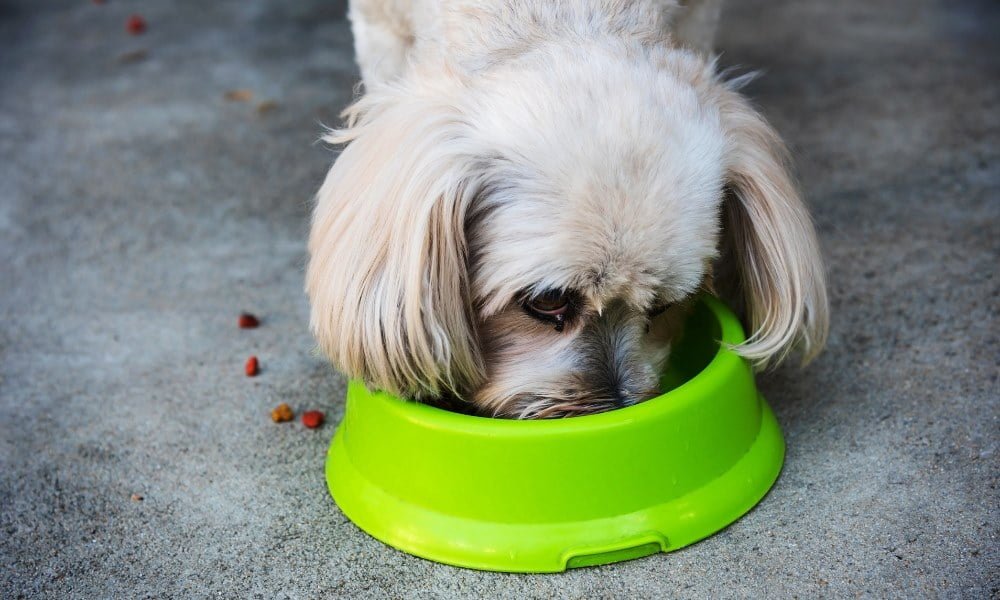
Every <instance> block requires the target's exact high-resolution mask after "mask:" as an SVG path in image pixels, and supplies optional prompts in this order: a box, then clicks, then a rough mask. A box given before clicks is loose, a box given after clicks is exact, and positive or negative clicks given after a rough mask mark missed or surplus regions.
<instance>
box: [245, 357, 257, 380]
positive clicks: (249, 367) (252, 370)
mask: <svg viewBox="0 0 1000 600" xmlns="http://www.w3.org/2000/svg"><path fill="white" fill-rule="evenodd" d="M244 370H245V371H246V373H247V377H256V376H257V373H260V363H258V362H257V357H256V356H251V357H250V358H248V359H247V364H246V366H245V367H244Z"/></svg>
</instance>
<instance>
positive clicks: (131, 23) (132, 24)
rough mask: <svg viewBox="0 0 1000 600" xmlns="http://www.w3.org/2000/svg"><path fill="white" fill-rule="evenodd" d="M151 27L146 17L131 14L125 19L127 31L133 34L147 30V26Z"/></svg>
mask: <svg viewBox="0 0 1000 600" xmlns="http://www.w3.org/2000/svg"><path fill="white" fill-rule="evenodd" d="M147 27H149V26H148V25H147V24H146V19H143V18H142V17H140V16H139V15H130V16H129V18H128V19H126V20H125V31H127V32H129V34H131V35H140V34H142V33H145V32H146V28H147Z"/></svg>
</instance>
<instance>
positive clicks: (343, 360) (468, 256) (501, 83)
mask: <svg viewBox="0 0 1000 600" xmlns="http://www.w3.org/2000/svg"><path fill="white" fill-rule="evenodd" d="M719 4H720V0H690V1H688V2H683V3H678V2H677V1H674V0H448V1H443V2H438V1H435V0H409V1H407V0H355V1H354V2H353V3H352V4H351V6H350V9H349V17H350V19H351V22H352V28H353V33H354V38H355V45H356V53H357V58H358V62H359V66H360V68H361V73H362V78H363V88H364V93H363V95H361V96H360V98H358V99H357V100H356V101H355V103H354V104H353V105H351V106H350V107H349V108H348V109H346V110H345V116H346V125H345V126H344V127H343V128H341V129H337V130H332V131H330V132H329V133H328V135H326V136H325V138H324V139H325V140H326V141H328V142H330V143H333V144H343V145H345V146H344V148H343V151H342V152H341V154H340V155H339V157H338V158H337V159H336V160H335V162H334V164H333V166H332V167H331V169H330V171H329V173H328V175H327V176H326V179H325V181H324V182H323V184H322V186H321V188H320V190H319V192H318V194H317V199H316V206H315V209H314V213H313V216H312V223H311V231H310V235H309V261H308V266H307V270H306V271H307V272H306V292H307V294H308V296H309V299H310V303H311V319H310V320H311V323H310V325H311V330H312V332H313V334H314V335H315V337H316V339H317V340H318V344H319V347H320V348H321V349H322V350H323V351H324V352H325V353H326V355H328V356H329V358H330V359H331V361H332V363H333V364H334V365H335V366H336V367H337V368H338V369H340V370H341V371H343V372H344V373H345V374H347V375H348V376H350V377H352V378H359V379H361V380H363V381H364V382H365V383H366V384H367V385H369V386H370V387H373V388H378V389H382V390H385V391H388V392H391V393H393V394H397V395H401V396H405V397H409V398H412V399H416V400H419V401H424V402H431V403H439V404H445V405H450V406H456V405H457V406H461V407H465V408H467V409H468V412H471V413H474V414H479V415H484V416H493V417H502V418H520V419H535V418H553V417H566V416H572V415H581V414H588V413H595V412H601V411H605V410H610V409H614V408H618V407H623V406H628V405H631V404H635V403H637V402H641V401H643V400H646V399H649V398H651V397H653V396H655V395H657V394H658V393H659V389H658V379H659V376H660V374H661V372H662V370H663V369H664V365H665V362H666V360H667V358H668V356H669V350H670V345H671V341H672V340H676V339H677V336H678V335H679V334H680V324H681V323H682V322H683V320H684V314H685V311H686V309H687V307H688V306H689V305H690V304H691V302H692V299H693V298H695V297H696V296H697V295H698V294H699V293H703V292H704V291H705V290H709V291H711V292H713V293H717V294H718V295H720V296H721V297H722V298H723V299H725V300H726V301H727V302H728V303H729V304H730V305H731V306H733V307H734V308H735V309H736V310H737V311H738V312H739V314H741V316H742V317H743V319H744V321H745V323H746V325H747V327H748V330H749V331H750V332H751V334H750V335H749V337H748V339H747V341H746V343H744V344H741V345H739V346H738V347H736V351H737V352H739V354H741V355H742V356H744V357H746V358H747V359H749V360H751V361H752V362H753V363H754V365H755V366H756V367H757V368H764V367H767V366H769V365H773V364H777V363H778V362H780V361H781V360H783V359H785V358H786V357H787V356H788V355H789V354H790V353H791V352H797V353H799V354H800V355H801V356H802V357H803V359H804V360H806V361H808V360H809V359H811V358H813V357H814V356H816V354H817V353H818V352H819V351H820V350H821V349H822V347H823V345H824V343H825V340H826V336H827V329H828V312H829V311H828V303H827V297H826V284H825V275H824V270H823V265H822V260H821V257H820V252H819V247H818V244H817V239H816V234H815V231H814V228H813V225H812V222H811V219H810V216H809V214H808V212H807V210H806V208H805V206H804V205H803V203H802V201H801V200H800V197H799V194H798V192H797V189H796V185H795V184H794V182H793V180H792V178H791V176H790V174H789V171H788V167H787V164H788V160H787V156H786V154H787V152H786V150H785V147H784V145H783V143H782V141H781V140H780V138H779V136H778V134H777V133H776V132H775V131H774V129H772V128H771V127H770V126H769V125H768V123H767V122H766V121H765V120H764V118H763V117H762V116H761V115H760V114H759V113H758V112H757V111H755V110H754V108H753V107H752V106H751V104H750V102H749V101H748V100H747V99H746V98H744V97H743V96H742V95H741V94H740V92H739V88H740V87H741V85H742V84H743V83H744V82H745V80H746V78H745V77H738V78H727V77H726V75H725V74H724V73H720V72H719V71H718V69H717V66H716V63H715V60H714V59H713V57H712V56H711V54H710V53H711V47H712V37H713V35H714V31H715V28H716V23H717V22H718V18H719V12H720V6H719Z"/></svg>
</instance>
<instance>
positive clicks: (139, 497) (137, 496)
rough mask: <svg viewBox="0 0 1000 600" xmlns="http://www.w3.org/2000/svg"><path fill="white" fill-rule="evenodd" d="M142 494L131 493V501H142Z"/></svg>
mask: <svg viewBox="0 0 1000 600" xmlns="http://www.w3.org/2000/svg"><path fill="white" fill-rule="evenodd" d="M142 500H143V498H142V494H132V502H142Z"/></svg>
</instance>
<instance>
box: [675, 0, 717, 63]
mask: <svg viewBox="0 0 1000 600" xmlns="http://www.w3.org/2000/svg"><path fill="white" fill-rule="evenodd" d="M722 1H723V0H681V2H680V7H679V8H678V9H677V12H676V13H674V19H673V28H672V29H673V34H674V39H676V40H677V42H678V44H679V45H681V46H684V47H687V48H691V49H692V50H695V51H696V52H700V53H702V54H710V53H711V52H712V46H713V44H714V43H715V30H716V29H717V28H718V26H719V15H720V14H721V12H722Z"/></svg>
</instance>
